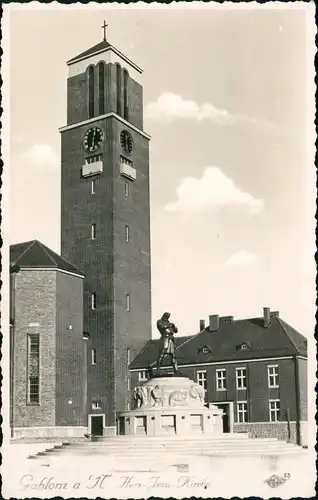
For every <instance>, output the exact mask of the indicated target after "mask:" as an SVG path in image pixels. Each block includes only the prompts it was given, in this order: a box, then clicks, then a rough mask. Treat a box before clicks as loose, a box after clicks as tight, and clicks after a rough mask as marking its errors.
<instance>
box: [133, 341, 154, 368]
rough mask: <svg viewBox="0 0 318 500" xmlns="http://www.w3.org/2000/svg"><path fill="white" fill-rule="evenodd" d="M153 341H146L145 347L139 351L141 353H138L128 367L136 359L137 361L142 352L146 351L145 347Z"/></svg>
mask: <svg viewBox="0 0 318 500" xmlns="http://www.w3.org/2000/svg"><path fill="white" fill-rule="evenodd" d="M153 340H154V339H150V340H148V342H146V343H145V345H144V346H143V348H142V349H141V351H139V352H138V354H137V356H136V357H135V358H134V359H133V360H132V362H131V363H130V365H129V366H131V365H132V364H133V363H134V362H135V361H136V359H138V358H139V356H141V354H142V353H143V352H144V350H145V349H146V347H147V345H148V344H149V342H152V341H153Z"/></svg>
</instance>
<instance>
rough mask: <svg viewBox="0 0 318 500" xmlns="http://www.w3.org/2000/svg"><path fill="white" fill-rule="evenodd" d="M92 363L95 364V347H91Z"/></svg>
mask: <svg viewBox="0 0 318 500" xmlns="http://www.w3.org/2000/svg"><path fill="white" fill-rule="evenodd" d="M92 365H96V349H92Z"/></svg>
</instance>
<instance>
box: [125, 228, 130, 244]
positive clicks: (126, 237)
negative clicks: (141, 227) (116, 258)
mask: <svg viewBox="0 0 318 500" xmlns="http://www.w3.org/2000/svg"><path fill="white" fill-rule="evenodd" d="M125 241H129V226H125Z"/></svg>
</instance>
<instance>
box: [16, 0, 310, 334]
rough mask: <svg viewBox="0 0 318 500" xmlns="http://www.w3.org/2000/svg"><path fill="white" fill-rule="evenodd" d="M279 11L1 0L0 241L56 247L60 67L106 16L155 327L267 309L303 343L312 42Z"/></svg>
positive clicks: (195, 324)
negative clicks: (3, 146)
mask: <svg viewBox="0 0 318 500" xmlns="http://www.w3.org/2000/svg"><path fill="white" fill-rule="evenodd" d="M298 4H299V5H300V6H301V5H303V6H304V4H301V3H300V2H298ZM286 5H287V7H288V6H289V8H279V9H277V8H275V9H274V8H268V6H267V7H266V6H261V5H257V8H253V9H252V8H246V5H245V6H244V8H235V9H229V8H226V6H220V5H218V7H219V8H205V9H202V8H199V7H197V8H195V5H192V7H193V8H190V7H189V5H188V6H187V7H186V8H176V6H174V8H173V7H170V8H169V7H168V8H167V7H164V8H162V7H163V6H158V8H157V9H154V8H152V9H149V8H146V7H145V8H143V9H140V8H139V9H136V8H127V6H125V7H124V8H121V9H115V8H114V6H112V7H111V6H109V7H107V8H106V7H105V6H104V5H102V8H100V6H95V8H93V7H92V6H91V5H86V6H82V8H80V9H79V8H78V4H77V6H68V7H65V6H59V8H58V9H57V8H56V7H54V4H50V5H41V6H40V8H39V6H38V8H37V9H36V10H33V9H31V7H30V4H29V7H28V8H26V7H25V6H24V8H22V7H23V6H21V5H19V6H18V5H16V6H13V8H11V9H10V19H9V26H10V32H9V39H10V71H9V77H10V82H9V84H8V85H9V87H8V88H9V89H10V96H9V101H8V106H9V111H10V155H9V161H8V163H9V170H10V176H9V177H10V179H9V180H10V192H9V200H10V208H9V217H10V218H9V224H10V233H9V240H10V241H9V243H10V244H12V243H16V242H20V241H27V240H31V239H38V240H40V241H42V242H43V243H44V244H46V245H47V246H49V247H50V248H52V249H53V250H55V251H57V252H60V136H59V132H58V128H59V127H61V126H63V125H66V79H67V66H66V64H65V63H66V61H67V60H69V59H70V58H72V57H73V56H75V55H77V54H78V53H81V52H82V51H84V50H86V49H87V48H89V47H91V46H93V45H95V44H96V43H98V42H99V41H101V40H102V34H103V33H102V29H101V26H102V24H103V20H104V19H106V20H107V22H108V25H109V26H108V31H107V38H108V40H109V41H110V43H111V44H113V45H114V46H115V47H117V48H118V49H119V50H120V51H121V52H123V53H124V54H125V55H127V56H128V57H129V58H130V59H132V60H133V61H134V62H135V63H136V64H138V65H139V66H141V67H142V68H143V70H144V73H143V87H144V117H145V119H144V130H145V131H146V132H147V133H148V134H150V135H151V142H150V176H151V177H150V183H151V245H152V311H153V324H154V325H155V321H156V320H157V319H158V317H159V316H161V314H162V313H163V311H166V310H168V311H170V313H171V319H172V320H173V321H174V322H175V323H176V324H177V326H178V327H179V332H180V334H181V335H190V334H194V333H197V331H198V328H199V320H200V319H205V320H206V322H208V316H209V315H212V314H220V315H233V316H234V317H235V318H247V317H255V316H261V315H262V313H263V307H270V308H271V309H272V310H279V311H280V315H281V317H282V318H283V319H284V320H285V321H287V322H288V323H289V324H291V325H292V326H293V327H294V328H296V329H298V330H299V331H300V332H301V333H303V334H304V335H306V336H309V337H310V336H312V334H313V328H314V324H315V321H314V315H315V306H314V302H315V298H316V292H315V283H314V277H315V262H314V252H315V238H314V228H315V219H314V210H315V196H316V192H315V184H314V183H315V170H314V163H313V138H312V134H313V130H314V129H313V127H314V125H313V108H312V107H311V106H313V103H314V101H313V91H312V79H311V78H310V76H311V74H312V73H311V72H312V70H313V69H312V68H313V59H311V58H310V56H311V51H310V50H309V49H310V47H312V44H313V38H310V36H308V33H309V31H308V16H306V15H305V11H304V10H302V9H299V8H298V9H295V8H294V7H295V6H293V5H292V4H286ZM63 7H64V8H63ZM285 7H286V6H285ZM7 12H8V11H7ZM309 18H310V19H311V20H312V21H313V11H311V16H309ZM308 43H309V45H308ZM153 335H154V336H157V332H156V329H155V326H154V327H153Z"/></svg>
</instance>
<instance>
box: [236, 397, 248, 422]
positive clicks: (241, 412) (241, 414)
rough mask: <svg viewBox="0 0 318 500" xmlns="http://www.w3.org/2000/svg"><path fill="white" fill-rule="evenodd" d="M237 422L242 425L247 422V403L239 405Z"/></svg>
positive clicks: (241, 402)
mask: <svg viewBox="0 0 318 500" xmlns="http://www.w3.org/2000/svg"><path fill="white" fill-rule="evenodd" d="M236 409H237V421H238V423H240V424H244V423H245V422H247V401H240V402H239V403H237V407H236Z"/></svg>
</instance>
